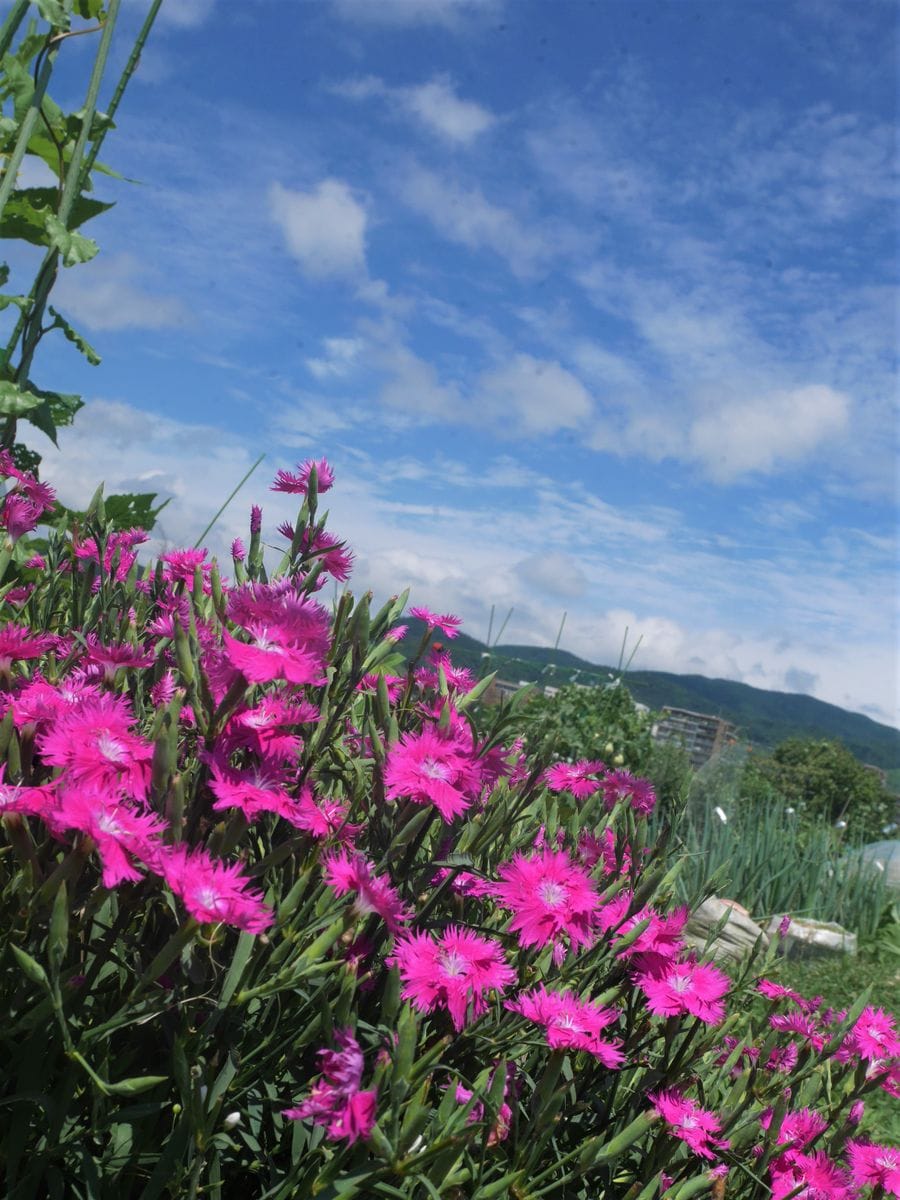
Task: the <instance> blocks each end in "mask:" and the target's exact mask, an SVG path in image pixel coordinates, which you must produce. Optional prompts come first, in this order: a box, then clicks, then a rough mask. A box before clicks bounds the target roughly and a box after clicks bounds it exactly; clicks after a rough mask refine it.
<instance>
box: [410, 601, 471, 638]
mask: <svg viewBox="0 0 900 1200" xmlns="http://www.w3.org/2000/svg"><path fill="white" fill-rule="evenodd" d="M409 615H410V616H411V617H415V618H416V620H418V621H422V622H423V623H424V624H425V625H427V626H428V630H429V632H430V631H431V630H432V629H439V630H440V631H441V633H442V634H443V635H444V637H448V638H455V637H456V635H457V634H458V633H459V627H460V625H462V619H461V618H460V617H454V615H453V614H452V613H442V614H441V615H440V616H438V614H437V613H433V612H432V611H431V610H430V609H428V608H421V607H419V608H411V609H410V610H409Z"/></svg>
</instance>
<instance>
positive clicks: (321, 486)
mask: <svg viewBox="0 0 900 1200" xmlns="http://www.w3.org/2000/svg"><path fill="white" fill-rule="evenodd" d="M313 467H315V469H316V490H317V491H318V493H319V494H320V495H321V494H322V492H327V491H328V489H329V488H330V487H331V486H332V485H333V483H334V472H333V471H332V469H331V467H330V466H329V465H328V462H327V461H326V459H324V458H320V459H314V458H308V459H307V460H306V461H305V462H303V463H298V464H297V474H296V475H292V474H291V473H290V471H279V472H278V473H277V474H276V476H275V481H274V483H273V484H272V486H271V488H270V489H269V490H270V491H272V492H287V493H289V494H291V495H295V496H298V495H299V496H305V495H306V493H307V492H308V491H309V477H310V474H311V472H312V469H313Z"/></svg>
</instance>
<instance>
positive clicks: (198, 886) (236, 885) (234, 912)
mask: <svg viewBox="0 0 900 1200" xmlns="http://www.w3.org/2000/svg"><path fill="white" fill-rule="evenodd" d="M156 869H157V870H158V871H159V873H160V874H161V875H162V876H163V878H164V879H165V881H166V883H167V884H168V885H169V887H170V888H171V889H172V891H173V892H174V893H175V895H176V896H179V897H180V898H181V900H182V902H183V903H184V906H185V908H186V909H187V910H188V912H189V913H190V914H191V916H192V917H194V919H195V920H197V921H200V922H201V924H204V925H207V924H212V923H216V924H218V923H219V922H222V923H224V924H225V925H234V926H235V927H236V928H238V929H244V930H246V931H247V932H248V933H262V932H263V930H265V929H268V928H269V926H270V925H271V924H272V921H273V916H272V911H271V909H269V908H267V907H266V905H265V904H264V903H263V899H262V896H261V895H260V893H259V892H258V891H256V890H255V888H253V886H252V884H251V881H250V879H249V878H248V877H247V876H246V875H244V874H243V872H242V871H241V868H240V866H238V864H237V863H226V862H223V861H222V860H221V859H217V858H213V857H212V855H211V854H209V853H208V852H207V851H206V850H204V849H202V848H197V849H195V850H192V851H189V850H188V849H187V847H186V846H185V845H184V844H183V843H181V844H179V845H177V846H165V847H163V848H162V849H161V850H160V853H159V856H158V861H157V864H156Z"/></svg>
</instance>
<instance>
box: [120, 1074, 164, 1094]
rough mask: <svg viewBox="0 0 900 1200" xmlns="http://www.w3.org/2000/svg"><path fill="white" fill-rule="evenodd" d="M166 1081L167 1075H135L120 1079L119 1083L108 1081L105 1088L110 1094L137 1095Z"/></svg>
mask: <svg viewBox="0 0 900 1200" xmlns="http://www.w3.org/2000/svg"><path fill="white" fill-rule="evenodd" d="M168 1081H169V1076H168V1075H137V1076H135V1077H134V1078H133V1079H122V1080H121V1081H120V1082H119V1083H108V1084H107V1085H106V1090H107V1092H108V1093H109V1095H110V1096H139V1095H140V1093H141V1092H149V1091H150V1089H151V1088H155V1087H157V1086H158V1085H159V1084H161V1083H168Z"/></svg>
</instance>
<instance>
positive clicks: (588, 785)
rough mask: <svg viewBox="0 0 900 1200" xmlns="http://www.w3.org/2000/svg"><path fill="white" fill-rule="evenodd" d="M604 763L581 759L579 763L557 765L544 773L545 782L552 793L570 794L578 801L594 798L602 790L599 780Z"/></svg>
mask: <svg viewBox="0 0 900 1200" xmlns="http://www.w3.org/2000/svg"><path fill="white" fill-rule="evenodd" d="M603 769H604V768H603V763H602V762H591V761H589V760H588V759H581V760H580V761H579V762H577V763H555V764H554V765H553V766H552V767H548V768H547V770H546V771H545V772H544V782H545V783H546V784H547V787H548V788H549V789H550V791H551V792H570V793H571V794H572V795H573V796H574V797H575V798H576V799H577V800H584V799H586V798H587V797H588V796H593V794H594V792H596V791H598V790H599V788H600V780H599V779H598V778H597V775H598V774H599V772H601V771H602V770H603Z"/></svg>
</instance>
